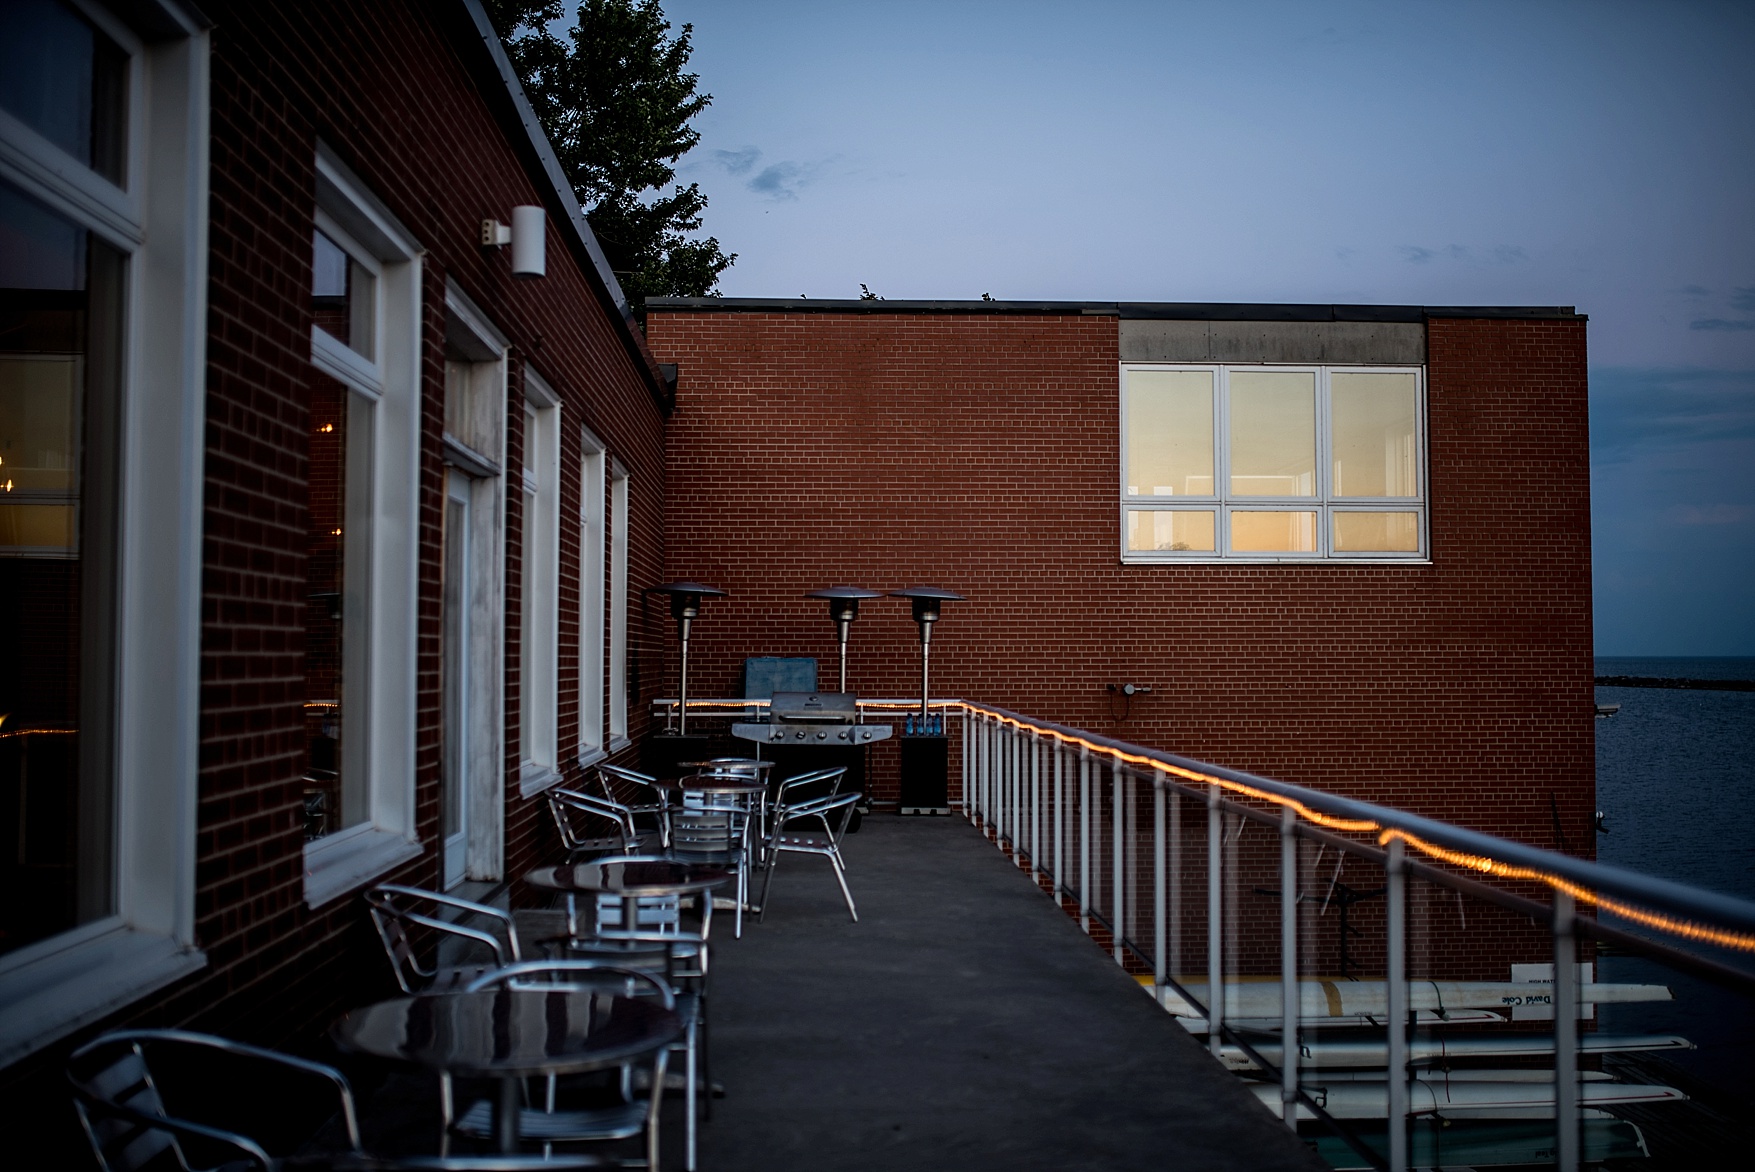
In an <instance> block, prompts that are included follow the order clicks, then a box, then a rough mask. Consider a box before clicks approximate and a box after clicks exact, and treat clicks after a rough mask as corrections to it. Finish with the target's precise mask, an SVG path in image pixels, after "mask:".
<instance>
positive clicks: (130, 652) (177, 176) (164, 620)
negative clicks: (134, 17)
mask: <svg viewBox="0 0 1755 1172" xmlns="http://www.w3.org/2000/svg"><path fill="white" fill-rule="evenodd" d="M74 6H75V7H76V8H78V9H79V10H80V11H81V12H82V13H84V14H85V15H86V16H88V17H89V18H90V19H91V20H92V22H93V23H94V24H96V25H98V26H99V27H101V28H102V29H103V30H104V31H105V32H106V33H107V34H108V35H109V36H110V37H111V38H112V39H113V40H115V42H116V43H117V44H118V45H120V46H121V47H122V48H123V50H124V51H125V52H127V53H128V55H129V60H130V65H129V77H128V82H127V85H128V124H127V127H126V133H127V162H126V164H125V170H126V178H125V181H124V182H125V186H124V187H117V186H115V185H114V184H111V183H110V182H109V181H108V180H106V179H104V178H103V177H101V176H99V175H98V174H97V173H95V172H93V171H91V170H89V169H87V168H86V167H85V166H84V165H83V164H82V163H80V162H79V161H78V160H76V159H74V158H72V157H71V156H69V155H67V154H66V153H64V152H63V151H61V150H60V149H59V148H58V147H56V146H54V145H53V144H52V143H50V142H49V141H48V140H47V139H45V138H44V137H43V136H41V135H39V134H37V133H36V132H35V131H33V130H32V129H31V128H30V127H28V126H26V125H24V123H23V122H21V121H20V120H19V119H17V118H15V117H13V116H12V115H10V114H8V113H6V112H5V111H0V179H4V180H5V181H6V182H8V183H10V184H12V185H13V186H14V187H17V188H18V189H19V190H21V191H23V192H25V193H26V194H27V195H29V196H30V197H31V198H33V199H36V200H38V201H40V202H41V203H43V204H45V205H46V206H48V207H49V208H51V209H53V210H54V211H55V212H56V213H57V214H59V215H62V216H64V217H66V218H67V219H69V220H72V221H73V222H75V223H77V224H79V225H80V226H81V227H84V228H86V229H89V230H90V231H92V232H95V233H96V234H97V235H98V236H100V237H102V238H103V239H104V240H105V241H107V242H108V243H109V244H111V245H113V246H114V247H116V248H117V249H119V250H121V251H122V252H123V253H124V254H125V255H126V256H127V257H128V273H127V284H126V290H125V298H126V310H125V321H124V325H123V343H122V345H123V349H122V369H121V384H122V385H121V402H120V408H119V412H118V414H119V418H118V421H117V423H118V428H117V430H118V435H119V451H118V454H117V457H118V464H119V477H118V486H117V493H116V509H117V517H116V531H117V548H116V565H117V596H116V599H115V603H116V616H117V618H116V639H115V676H114V678H115V686H116V704H115V708H114V710H113V711H114V716H113V719H114V734H113V735H114V759H115V773H114V784H115V791H114V792H115V800H114V806H113V810H114V817H115V839H114V844H115V854H114V858H113V871H112V873H113V877H114V883H115V890H114V899H113V909H114V910H113V912H112V914H111V915H108V916H106V917H104V918H102V919H100V920H96V921H94V922H91V923H87V924H83V925H80V926H79V927H77V928H74V929H72V930H70V931H67V932H63V933H61V934H60V935H57V936H53V937H51V938H49V939H47V940H41V941H38V942H36V943H35V944H32V945H28V946H26V947H24V948H20V949H18V950H16V951H13V952H10V953H7V954H6V955H4V956H0V1066H6V1065H8V1064H10V1063H12V1062H15V1061H17V1060H18V1059H20V1058H22V1057H24V1056H25V1055H27V1054H30V1053H32V1052H34V1051H36V1050H39V1049H41V1048H43V1047H45V1046H48V1045H50V1044H52V1043H54V1042H55V1041H56V1040H58V1039H60V1038H63V1037H66V1036H67V1035H68V1034H70V1033H72V1032H74V1031H75V1030H78V1029H80V1028H82V1027H84V1026H87V1025H89V1024H91V1023H93V1022H96V1021H98V1020H100V1019H102V1018H104V1017H106V1016H108V1015H109V1014H111V1013H114V1012H116V1011H118V1010H120V1009H122V1008H124V1007H125V1006H127V1005H128V1004H130V1003H131V1002H133V1001H136V1000H138V999H139V998H141V997H144V996H146V995H148V994H150V993H152V992H154V991H155V990H158V989H161V988H164V987H165V986H167V985H169V984H171V983H172V982H174V981H177V980H179V979H181V978H183V977H185V976H187V975H189V974H190V973H193V972H196V971H198V970H199V969H201V968H202V967H203V966H204V965H206V963H207V958H206V956H205V955H204V954H203V953H202V952H201V951H200V950H199V949H198V948H196V946H195V842H196V799H197V792H196V785H197V778H198V776H199V754H198V751H197V746H198V743H199V732H198V729H199V711H200V646H201V501H202V475H203V459H204V451H205V435H204V432H205V420H206V369H205V364H206V348H207V228H208V222H207V216H208V142H209V132H208V77H209V40H208V35H207V33H206V31H205V30H204V27H203V26H204V22H203V21H202V20H201V19H200V18H199V17H198V16H197V15H196V14H195V13H193V12H191V11H189V10H186V9H185V8H184V7H183V6H182V5H180V4H178V3H175V2H174V0H158V2H157V3H143V4H141V5H138V6H137V8H138V9H144V10H146V11H145V12H142V16H143V17H144V16H147V15H150V17H151V18H152V19H153V20H154V21H155V28H154V32H153V39H151V40H150V41H148V40H145V39H143V38H142V37H141V36H139V35H136V33H135V32H134V31H133V29H132V28H131V27H130V26H129V25H128V24H125V23H124V22H123V21H121V20H120V19H119V18H117V17H115V16H114V15H112V14H111V13H109V12H108V11H107V10H105V9H103V8H100V7H98V6H96V5H93V4H88V3H80V2H78V0H75V3H74Z"/></svg>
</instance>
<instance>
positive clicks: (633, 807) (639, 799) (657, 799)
mask: <svg viewBox="0 0 1755 1172" xmlns="http://www.w3.org/2000/svg"><path fill="white" fill-rule="evenodd" d="M597 784H598V785H599V786H601V787H602V789H603V796H604V797H606V798H608V799H609V800H610V801H612V802H616V803H618V804H619V805H621V806H622V807H624V808H625V809H626V810H627V811H628V813H629V814H631V815H632V816H633V817H634V819H636V820H637V819H639V818H642V817H645V818H650V819H651V820H652V822H653V824H654V829H655V830H656V831H657V833H658V843H659V845H660V846H668V845H670V798H669V795H668V794H666V793H665V792H664V788H663V787H662V786H660V785H659V784H658V779H657V778H656V777H653V776H652V775H650V774H647V773H641V772H640V771H639V770H637V769H629V768H628V767H627V766H625V765H609V764H602V765H598V766H597ZM618 785H619V786H621V787H622V789H623V793H624V794H626V795H627V796H618V795H617V793H616V787H617V786H618ZM637 824H638V823H637V821H636V825H637Z"/></svg>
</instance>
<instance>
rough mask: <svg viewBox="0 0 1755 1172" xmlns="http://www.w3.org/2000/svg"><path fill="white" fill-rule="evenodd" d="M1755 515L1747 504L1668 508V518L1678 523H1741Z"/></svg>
mask: <svg viewBox="0 0 1755 1172" xmlns="http://www.w3.org/2000/svg"><path fill="white" fill-rule="evenodd" d="M1751 517H1755V509H1751V508H1750V507H1749V506H1748V505H1726V504H1719V505H1677V506H1675V507H1674V508H1672V509H1671V510H1670V520H1672V521H1674V522H1675V523H1676V524H1678V525H1741V524H1742V523H1743V522H1745V521H1747V520H1749V519H1750V518H1751Z"/></svg>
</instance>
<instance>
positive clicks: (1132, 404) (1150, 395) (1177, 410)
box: [1126, 370, 1213, 496]
mask: <svg viewBox="0 0 1755 1172" xmlns="http://www.w3.org/2000/svg"><path fill="white" fill-rule="evenodd" d="M1126 444H1127V491H1128V495H1130V496H1212V495H1213V376H1212V373H1211V372H1210V371H1204V370H1132V371H1129V372H1128V374H1127V441H1126Z"/></svg>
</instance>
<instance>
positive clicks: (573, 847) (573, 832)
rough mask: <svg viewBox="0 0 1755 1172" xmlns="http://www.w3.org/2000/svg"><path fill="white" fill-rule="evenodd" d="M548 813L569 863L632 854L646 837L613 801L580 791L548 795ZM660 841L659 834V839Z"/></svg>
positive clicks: (625, 809)
mask: <svg viewBox="0 0 1755 1172" xmlns="http://www.w3.org/2000/svg"><path fill="white" fill-rule="evenodd" d="M548 809H549V813H550V814H552V815H553V816H554V820H555V830H556V831H557V832H558V833H559V834H560V837H561V846H562V847H563V848H565V849H566V852H567V859H568V861H569V862H578V861H580V860H581V859H583V858H590V857H592V856H595V855H604V854H632V853H633V852H634V851H637V850H639V849H640V847H641V844H642V843H643V842H644V841H646V839H647V838H648V837H649V835H646V834H642V833H641V832H640V830H639V829H638V828H637V827H636V826H635V825H634V811H633V809H632V808H631V807H629V806H626V805H623V804H622V803H621V802H618V801H616V800H615V799H614V798H604V797H599V796H597V795H596V794H588V793H585V792H584V791H582V790H576V789H561V788H559V787H557V788H555V789H551V790H549V791H548ZM658 837H659V839H660V840H662V839H663V837H664V835H663V833H662V832H660V833H659V835H658Z"/></svg>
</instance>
